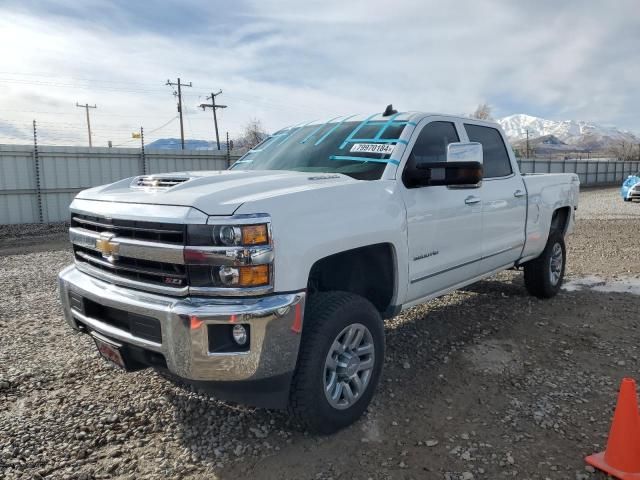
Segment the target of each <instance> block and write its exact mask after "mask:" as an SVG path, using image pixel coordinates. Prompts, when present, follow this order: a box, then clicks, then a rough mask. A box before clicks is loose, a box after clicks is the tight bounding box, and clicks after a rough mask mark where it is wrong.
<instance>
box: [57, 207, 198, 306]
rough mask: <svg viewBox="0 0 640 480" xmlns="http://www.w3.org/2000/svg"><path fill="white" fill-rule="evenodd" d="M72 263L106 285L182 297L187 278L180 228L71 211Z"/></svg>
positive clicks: (183, 233) (165, 224)
mask: <svg viewBox="0 0 640 480" xmlns="http://www.w3.org/2000/svg"><path fill="white" fill-rule="evenodd" d="M69 233H70V236H71V242H72V243H73V251H74V256H75V260H76V265H77V266H78V268H79V269H81V270H83V271H84V272H85V273H88V274H90V275H93V276H95V277H98V278H101V279H102V280H106V281H108V282H110V283H116V284H121V285H125V286H131V287H133V288H140V289H144V290H152V291H162V292H163V293H168V294H174V295H184V294H186V291H187V289H188V274H187V269H186V267H185V265H184V257H183V248H184V242H185V238H186V227H185V226H184V225H179V224H173V223H161V222H148V221H134V220H124V219H116V218H106V217H102V216H95V215H87V214H84V213H83V214H80V213H73V214H72V216H71V229H70V230H69Z"/></svg>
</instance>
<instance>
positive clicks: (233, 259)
mask: <svg viewBox="0 0 640 480" xmlns="http://www.w3.org/2000/svg"><path fill="white" fill-rule="evenodd" d="M234 220H235V218H234ZM256 220H257V222H258V223H249V222H255V221H256ZM222 221H224V220H222ZM269 227H270V221H269V217H268V216H266V215H263V216H260V217H257V218H256V217H251V218H247V224H243V223H236V224H233V223H231V222H229V223H223V224H218V225H187V241H186V245H185V249H184V263H185V265H186V267H187V272H188V275H189V285H190V287H193V288H199V289H202V290H201V291H197V292H195V293H201V294H205V295H208V294H216V295H217V294H221V295H226V294H227V293H226V292H228V294H229V295H242V294H244V293H242V292H243V290H242V289H245V288H246V289H247V290H246V292H247V294H253V295H256V294H262V293H268V292H269V291H270V289H271V288H272V286H273V259H274V252H273V245H272V238H270V235H271V230H270V228H269Z"/></svg>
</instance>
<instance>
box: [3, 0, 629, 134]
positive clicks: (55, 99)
mask: <svg viewBox="0 0 640 480" xmlns="http://www.w3.org/2000/svg"><path fill="white" fill-rule="evenodd" d="M639 24H640V1H638V0H615V1H612V0H606V1H605V0H602V1H598V0H592V1H589V0H563V1H562V2H559V1H557V0H554V1H549V0H537V1H535V2H531V1H527V2H525V1H517V2H516V1H510V0H504V1H499V0H492V1H489V0H486V1H485V0H456V1H455V2H445V1H442V0H435V1H432V0H416V1H402V0H398V1H395V2H389V1H378V0H368V1H344V0H343V1H335V2H334V1H330V0H324V1H315V0H305V1H302V2H301V1H293V0H276V1H264V0H263V1H258V0H256V1H246V0H234V1H228V2H221V1H217V0H178V1H174V0H164V1H161V0H148V1H130V0H112V1H108V0H103V1H98V0H82V1H78V0H57V1H49V0H40V1H36V0H1V1H0V59H1V62H0V87H1V88H0V143H29V142H31V141H32V139H33V131H32V121H33V120H34V119H35V120H36V121H37V125H38V136H39V139H40V141H41V142H42V143H49V144H58V145H86V144H87V131H86V120H85V110H84V109H83V108H78V107H76V103H81V104H85V103H89V104H90V105H94V104H95V105H97V108H96V109H92V110H90V115H91V125H92V130H93V136H92V138H93V144H94V146H106V145H107V142H108V140H111V141H112V142H113V144H114V145H122V146H137V144H138V140H135V139H132V136H131V133H132V132H133V131H135V130H138V129H139V128H140V126H143V127H144V130H145V140H146V141H147V143H149V142H151V141H153V140H154V139H157V138H169V137H174V138H176V137H179V134H180V130H179V123H178V121H177V119H176V116H177V109H176V100H175V98H174V96H173V88H172V87H170V86H167V85H165V84H166V82H167V80H168V79H170V80H171V81H173V82H175V81H176V80H177V78H178V77H180V78H181V81H183V82H186V83H189V82H191V84H192V85H193V86H192V87H185V88H184V89H183V93H184V109H183V111H184V114H185V115H184V117H185V118H184V128H185V136H186V137H187V138H193V139H203V140H213V139H214V130H213V118H212V112H211V110H210V109H208V110H206V111H202V109H200V108H198V105H199V104H201V103H203V102H206V96H207V95H208V94H209V93H210V92H217V91H218V90H222V92H223V93H222V94H221V95H220V96H218V97H217V98H216V101H217V102H218V103H221V104H225V105H227V106H228V108H226V109H224V110H218V112H219V120H220V131H221V132H222V135H223V136H224V133H225V132H227V131H228V132H229V133H230V134H231V136H232V138H233V137H234V136H236V135H238V134H240V132H241V131H242V129H243V126H244V125H245V124H246V123H247V122H248V121H250V120H252V119H258V120H260V121H261V122H262V124H263V125H264V127H265V128H266V129H267V130H269V131H273V130H276V129H278V128H281V127H284V126H287V125H292V124H298V123H300V122H303V121H311V120H316V119H325V118H331V117H335V116H338V115H341V114H351V113H373V112H376V111H377V112H379V111H382V110H383V109H384V107H385V106H386V105H387V104H389V103H392V104H393V105H394V106H395V107H396V108H398V109H399V110H420V111H433V112H442V113H451V114H468V113H470V112H472V111H473V110H474V109H475V107H476V106H477V105H478V104H479V103H483V102H486V103H488V104H490V105H491V106H492V108H493V115H494V117H502V116H505V115H510V114H515V113H527V114H530V115H535V116H541V117H544V118H549V119H554V120H565V119H573V120H586V121H593V122H596V123H600V124H605V125H616V126H618V127H619V128H622V129H626V130H630V131H633V132H634V133H636V134H637V133H640V115H639V114H638V112H640V88H638V85H640V28H638V25H639ZM206 103H208V102H206Z"/></svg>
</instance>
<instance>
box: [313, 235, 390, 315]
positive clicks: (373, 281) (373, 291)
mask: <svg viewBox="0 0 640 480" xmlns="http://www.w3.org/2000/svg"><path fill="white" fill-rule="evenodd" d="M397 265H398V259H397V252H396V249H395V247H394V245H393V244H392V243H386V242H385V243H375V244H371V245H364V246H361V247H356V248H351V249H349V250H345V251H341V252H336V253H334V254H331V255H328V256H325V257H323V258H320V259H318V260H316V261H315V262H314V263H313V265H312V266H311V269H310V271H309V276H308V282H307V291H308V292H309V294H310V295H313V293H315V292H326V291H344V292H351V293H354V294H356V295H360V296H362V297H364V298H366V299H367V300H369V301H370V302H371V303H372V304H373V305H374V306H375V307H376V309H377V310H378V311H379V312H380V313H381V315H382V316H383V317H390V316H393V315H395V314H396V313H397V307H396V306H395V303H396V302H395V299H396V298H397V294H398V271H397Z"/></svg>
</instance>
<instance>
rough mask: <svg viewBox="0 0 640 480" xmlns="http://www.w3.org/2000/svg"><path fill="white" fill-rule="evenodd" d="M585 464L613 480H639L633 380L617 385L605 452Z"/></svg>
mask: <svg viewBox="0 0 640 480" xmlns="http://www.w3.org/2000/svg"><path fill="white" fill-rule="evenodd" d="M585 460H586V461H587V463H588V464H589V465H591V466H593V467H596V468H598V469H600V470H602V471H604V472H606V473H608V474H609V475H611V476H613V477H615V478H619V479H621V480H640V414H639V413H638V396H637V394H636V382H635V380H633V379H632V378H624V379H623V380H622V384H621V385H620V394H619V395H618V405H616V411H615V413H614V414H613V423H612V424H611V430H610V431H609V440H608V442H607V449H606V450H605V451H604V452H601V453H596V454H594V455H590V456H588V457H587V458H586V459H585Z"/></svg>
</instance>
